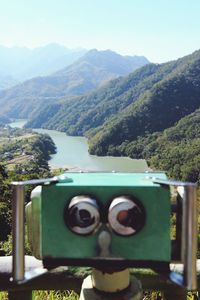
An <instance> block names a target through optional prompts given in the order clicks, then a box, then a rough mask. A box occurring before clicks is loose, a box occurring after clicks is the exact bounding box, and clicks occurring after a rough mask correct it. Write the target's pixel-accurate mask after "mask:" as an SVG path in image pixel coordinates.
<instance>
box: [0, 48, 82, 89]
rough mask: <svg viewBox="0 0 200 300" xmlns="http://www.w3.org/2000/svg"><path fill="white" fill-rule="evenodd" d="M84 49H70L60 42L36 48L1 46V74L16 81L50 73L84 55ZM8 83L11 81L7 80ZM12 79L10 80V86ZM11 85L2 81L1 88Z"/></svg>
mask: <svg viewBox="0 0 200 300" xmlns="http://www.w3.org/2000/svg"><path fill="white" fill-rule="evenodd" d="M86 52H87V51H86V50H84V49H68V48H66V47H64V46H61V45H58V44H49V45H47V46H44V47H39V48H35V49H28V48H21V47H13V48H7V47H3V46H0V74H1V75H2V78H3V76H4V77H8V76H10V77H12V78H13V79H14V80H15V83H16V82H19V81H24V80H27V79H30V78H33V77H36V76H43V75H50V74H51V73H53V72H56V71H57V70H59V69H62V68H64V67H66V66H68V65H70V64H72V63H73V62H74V61H75V60H77V59H78V58H80V57H81V56H82V55H84V54H85V53H86ZM7 84H9V81H8V80H7ZM11 85H12V81H10V86H11ZM4 86H5V88H6V87H9V86H8V85H6V84H5V85H3V84H1V82H0V88H4Z"/></svg>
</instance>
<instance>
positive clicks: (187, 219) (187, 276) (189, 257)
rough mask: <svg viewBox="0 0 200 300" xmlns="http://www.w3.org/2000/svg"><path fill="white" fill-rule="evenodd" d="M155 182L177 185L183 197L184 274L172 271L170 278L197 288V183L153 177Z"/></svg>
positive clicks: (189, 287)
mask: <svg viewBox="0 0 200 300" xmlns="http://www.w3.org/2000/svg"><path fill="white" fill-rule="evenodd" d="M151 179H152V181H153V182H154V183H158V184H161V185H167V186H176V187H177V190H178V193H179V195H180V197H181V198H182V237H181V261H182V263H183V275H182V277H180V276H181V275H180V274H177V273H175V272H171V273H170V274H169V278H170V279H171V280H172V281H176V283H178V284H183V285H184V286H186V287H187V289H188V290H196V289H197V267H196V261H197V258H196V255H197V195H196V189H197V184H196V183H191V182H181V181H174V180H162V179H159V178H151Z"/></svg>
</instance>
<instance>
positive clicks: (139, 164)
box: [10, 120, 148, 172]
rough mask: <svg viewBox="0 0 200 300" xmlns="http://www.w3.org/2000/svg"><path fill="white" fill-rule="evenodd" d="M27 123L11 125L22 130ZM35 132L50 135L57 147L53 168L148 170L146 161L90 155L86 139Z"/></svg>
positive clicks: (49, 132) (56, 132)
mask: <svg viewBox="0 0 200 300" xmlns="http://www.w3.org/2000/svg"><path fill="white" fill-rule="evenodd" d="M25 122H26V120H18V121H16V122H14V123H11V124H10V126H12V127H20V128H22V127H23V125H24V124H25ZM34 131H36V132H38V133H47V134H49V135H50V137H51V138H52V140H53V141H54V143H55V145H56V147H57V153H56V154H54V155H52V157H51V160H50V161H49V165H50V166H51V167H66V168H67V167H77V168H80V169H87V170H94V171H113V170H115V171H120V172H135V171H147V170H148V166H147V163H146V161H145V160H137V159H130V158H127V157H112V156H103V157H99V156H96V155H90V154H89V153H88V143H87V139H86V138H85V137H77V136H75V137H74V136H67V135H66V134H65V133H63V132H59V131H56V130H47V129H34Z"/></svg>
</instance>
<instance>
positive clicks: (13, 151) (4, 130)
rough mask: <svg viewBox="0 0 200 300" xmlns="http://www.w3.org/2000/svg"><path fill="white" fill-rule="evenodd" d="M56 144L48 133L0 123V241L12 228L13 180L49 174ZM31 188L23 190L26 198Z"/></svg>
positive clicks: (6, 236)
mask: <svg viewBox="0 0 200 300" xmlns="http://www.w3.org/2000/svg"><path fill="white" fill-rule="evenodd" d="M53 153H55V145H54V143H53V141H52V140H51V138H50V137H49V136H48V135H41V134H37V133H33V132H32V131H30V130H24V129H16V128H11V127H9V126H1V127H0V159H1V164H0V228H1V232H0V241H5V240H6V239H7V238H8V235H9V234H10V231H11V186H10V183H11V182H12V181H14V180H28V179H33V178H40V177H49V176H50V170H49V166H48V162H47V161H48V159H49V158H50V154H53ZM30 191H31V188H28V189H27V191H26V199H28V197H29V194H30Z"/></svg>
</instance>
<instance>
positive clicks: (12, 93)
mask: <svg viewBox="0 0 200 300" xmlns="http://www.w3.org/2000/svg"><path fill="white" fill-rule="evenodd" d="M147 63H148V60H147V59H146V58H144V57H138V56H135V57H130V56H121V55H119V54H117V53H115V52H112V51H110V50H107V51H97V50H91V51H89V52H87V53H86V54H85V55H84V56H82V57H81V58H79V59H78V60H77V61H76V62H74V63H73V64H72V65H70V66H68V67H66V68H64V69H62V70H61V71H58V72H56V73H54V74H52V75H51V76H46V77H37V78H33V79H31V80H28V81H26V82H24V83H22V84H19V85H17V86H16V87H14V88H11V89H9V90H4V91H1V92H0V104H1V110H0V114H6V115H7V116H10V117H14V118H27V117H30V114H32V116H34V114H33V113H35V112H36V111H37V112H38V111H40V109H42V108H43V107H44V105H47V104H52V103H53V104H55V103H57V101H58V100H59V99H61V98H63V97H65V96H67V97H74V96H77V95H82V94H84V93H88V92H90V91H92V90H94V89H96V88H97V87H100V86H102V85H103V84H105V83H106V82H107V81H109V80H111V79H113V78H116V77H119V76H122V75H126V74H128V73H130V72H131V71H133V70H135V69H136V68H138V67H140V66H142V65H144V64H147Z"/></svg>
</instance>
